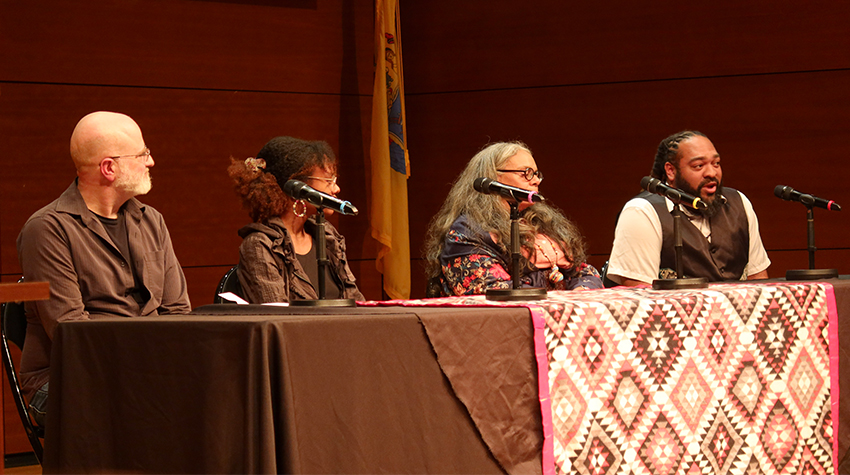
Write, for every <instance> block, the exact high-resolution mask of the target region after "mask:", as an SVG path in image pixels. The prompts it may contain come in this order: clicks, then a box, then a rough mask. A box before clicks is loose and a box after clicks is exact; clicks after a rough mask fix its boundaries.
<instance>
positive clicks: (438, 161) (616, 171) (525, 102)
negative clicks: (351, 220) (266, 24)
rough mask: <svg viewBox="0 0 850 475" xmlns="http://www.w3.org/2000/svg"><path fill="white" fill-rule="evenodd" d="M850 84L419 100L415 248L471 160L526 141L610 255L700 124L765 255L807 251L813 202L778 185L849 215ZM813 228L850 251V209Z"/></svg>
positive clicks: (557, 193) (826, 81)
mask: <svg viewBox="0 0 850 475" xmlns="http://www.w3.org/2000/svg"><path fill="white" fill-rule="evenodd" d="M848 81H850V71H836V72H820V73H799V74H785V75H770V76H743V77H721V78H705V79H699V80H679V81H656V82H634V83H623V84H609V85H589V86H575V87H555V88H535V89H518V90H497V91H483V92H475V93H471V92H470V93H458V94H426V95H414V96H409V97H408V114H409V117H408V122H409V123H408V130H409V135H410V137H409V143H410V147H411V156H412V157H413V164H412V166H411V168H412V170H413V174H414V177H415V179H411V182H410V207H411V210H416V211H415V214H416V215H418V216H419V217H418V218H417V219H411V237H412V248H414V249H421V244H422V238H423V236H424V234H425V231H426V229H427V223H428V220H429V219H430V217H431V216H433V214H434V213H436V211H437V210H438V208H439V206H440V205H441V203H442V201H443V199H444V198H445V196H446V194H447V192H448V189H449V187H450V183H451V182H452V181H453V180H454V178H455V177H456V176H457V175H458V173H459V172H460V171H461V169H462V168H463V167H464V166H465V164H466V162H467V161H468V159H469V158H471V157H472V156H473V155H474V154H475V153H476V152H477V151H478V150H479V149H480V148H481V147H482V146H483V145H485V144H486V143H488V142H490V141H502V140H515V139H519V140H523V141H525V142H526V143H528V145H529V146H530V147H531V149H532V151H533V152H534V155H535V158H536V160H537V163H538V166H539V167H540V169H541V170H543V171H544V173H545V175H546V180H545V181H544V182H543V184H542V185H541V192H542V193H543V194H544V195H545V196H546V197H547V198H550V199H551V200H552V201H553V202H554V203H555V204H556V205H558V206H559V207H561V208H563V209H564V211H565V212H566V214H567V215H568V216H570V217H571V218H572V219H573V220H574V221H576V222H577V224H578V225H579V226H580V228H581V229H582V231H583V232H584V234H585V235H586V236H587V239H588V242H589V244H590V252H591V253H594V254H602V255H607V254H608V253H609V252H610V248H611V243H612V241H613V236H614V222H615V217H616V215H617V213H618V212H619V210H620V209H621V207H622V205H623V204H624V203H625V202H626V201H627V200H628V199H629V198H630V197H631V196H633V195H634V194H636V193H637V192H638V191H639V181H640V178H641V177H642V176H644V175H647V174H648V172H649V170H650V168H651V165H652V161H653V157H654V155H655V149H656V147H657V145H658V142H659V141H660V140H661V139H662V138H664V137H666V136H667V135H669V134H671V133H674V132H677V131H679V130H682V129H686V128H694V129H698V130H701V131H703V132H705V133H706V134H707V135H708V136H709V137H710V138H711V139H712V140H713V141H714V143H715V145H716V146H717V148H718V151H719V152H720V153H721V156H722V157H723V162H722V163H723V168H724V179H725V182H726V185H727V186H731V187H734V188H738V189H740V190H742V191H743V192H744V193H745V194H747V195H748V196H749V198H750V199H751V201H752V202H753V205H754V207H755V209H756V212H757V213H758V216H759V219H760V225H761V228H762V235H763V237H764V242H765V246H766V247H767V248H768V249H769V250H770V249H792V248H797V249H802V248H804V247H805V245H806V240H805V229H806V228H805V226H806V224H805V207H803V206H802V205H799V204H795V203H790V202H784V201H781V200H779V199H777V198H775V197H774V196H773V188H774V186H775V185H777V184H787V185H790V186H793V187H795V188H797V189H800V190H804V191H806V192H810V193H815V194H818V195H821V196H825V197H829V198H830V199H834V200H835V201H837V202H839V203H842V204H845V206H850V204H847V203H850V191H848V189H847V188H846V187H845V186H844V185H843V182H842V179H841V177H843V176H845V175H847V174H848V173H850V162H848V161H847V160H845V159H843V157H845V156H847V155H850V145H848V144H850V92H848V90H847V88H846V87H844V85H846V84H847V83H848ZM418 163H419V164H423V165H417V164H418ZM426 163H427V165H424V164H426ZM411 214H412V215H413V214H414V211H412V212H411ZM816 230H817V244H818V246H819V247H822V248H845V249H846V248H850V241H848V237H847V230H848V226H847V221H846V219H845V216H844V215H843V214H842V213H834V212H833V213H830V212H827V211H823V210H817V211H816ZM603 262H604V261H603ZM772 270H773V269H772ZM776 271H779V272H780V273H784V270H782V269H775V271H774V273H776ZM845 272H850V268H848V269H846V271H845Z"/></svg>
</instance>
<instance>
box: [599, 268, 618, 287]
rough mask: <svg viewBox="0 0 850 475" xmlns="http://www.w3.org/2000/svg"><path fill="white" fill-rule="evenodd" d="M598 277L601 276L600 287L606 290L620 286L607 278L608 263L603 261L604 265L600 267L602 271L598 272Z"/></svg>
mask: <svg viewBox="0 0 850 475" xmlns="http://www.w3.org/2000/svg"><path fill="white" fill-rule="evenodd" d="M599 275H600V276H602V286H603V287H605V288H606V289H610V288H611V287H616V286H618V285H620V284H618V283H616V282H614V281H613V280H611V279H609V278H608V261H605V265H603V266H602V270H601V271H600V272H599Z"/></svg>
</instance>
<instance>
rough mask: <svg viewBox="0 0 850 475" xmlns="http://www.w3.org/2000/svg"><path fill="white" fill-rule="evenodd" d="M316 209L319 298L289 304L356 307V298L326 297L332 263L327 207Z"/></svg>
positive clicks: (314, 239)
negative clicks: (327, 232)
mask: <svg viewBox="0 0 850 475" xmlns="http://www.w3.org/2000/svg"><path fill="white" fill-rule="evenodd" d="M316 211H317V212H316V235H315V236H313V244H314V245H315V246H316V263H317V264H318V270H319V272H318V274H319V277H318V279H319V282H318V283H317V284H316V285H317V286H318V288H317V289H316V290H317V291H318V293H319V298H318V299H317V300H292V301H290V302H289V305H291V306H295V307H356V306H357V302H356V301H355V300H354V299H326V298H325V290H326V289H325V273H326V272H327V267H328V264H329V263H330V261H329V260H328V249H327V244H326V241H325V208H324V207H323V206H321V207H319V208H318V209H317V210H316Z"/></svg>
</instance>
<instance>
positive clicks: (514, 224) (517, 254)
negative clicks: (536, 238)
mask: <svg viewBox="0 0 850 475" xmlns="http://www.w3.org/2000/svg"><path fill="white" fill-rule="evenodd" d="M508 204H509V205H510V207H511V287H512V288H510V289H488V290H487V292H486V296H487V300H499V301H505V300H540V299H543V298H546V294H547V292H546V289H543V288H539V287H534V288H525V289H522V288H520V287H521V285H522V283H521V282H520V279H521V277H522V274H521V273H520V258H521V257H522V253H521V251H520V245H519V203H517V202H516V201H510V202H509V203H508Z"/></svg>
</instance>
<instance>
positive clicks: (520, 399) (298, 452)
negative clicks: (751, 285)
mask: <svg viewBox="0 0 850 475" xmlns="http://www.w3.org/2000/svg"><path fill="white" fill-rule="evenodd" d="M832 284H833V285H834V287H835V297H836V301H837V303H838V313H839V315H842V316H846V315H850V283H847V282H845V281H840V280H835V281H832ZM595 292H596V293H595V294H593V295H598V298H599V299H600V300H603V301H604V300H605V299H606V298H610V297H611V296H613V295H614V294H613V293H610V292H609V291H595ZM588 295H590V294H588ZM196 312H197V314H195V315H190V316H185V317H158V318H150V319H146V318H138V319H103V320H96V321H88V322H68V323H63V324H61V325H59V327H58V328H57V330H56V332H55V334H54V344H53V355H52V361H53V364H52V367H51V396H50V401H49V412H48V421H47V426H48V430H47V434H46V440H45V461H44V473H73V472H92V471H99V472H115V471H122V472H123V471H129V472H133V471H139V472H148V473H151V472H162V473H165V472H171V473H280V472H284V473H376V472H384V473H425V472H440V473H503V472H507V473H541V472H542V471H543V470H542V469H541V464H542V454H543V452H544V434H543V429H542V427H543V420H542V417H543V416H541V411H540V408H541V402H540V400H539V399H538V392H537V389H538V384H539V381H538V378H537V363H536V361H535V354H534V343H533V340H534V328H533V324H532V319H531V318H529V310H528V309H527V308H522V307H463V308H458V307H454V306H447V307H402V306H389V307H358V308H356V309H308V308H303V307H300V308H269V307H261V306H240V307H239V308H237V307H235V306H228V305H222V306H207V307H202V308H200V309H197V310H196ZM848 327H850V325H839V329H838V330H839V331H838V337H839V339H840V340H841V344H840V345H839V349H840V352H841V358H842V360H843V361H848V359H849V358H850V353H848V351H850V350H848V349H850V346H848V345H850V328H848ZM833 330H834V329H833ZM844 373H847V372H844ZM840 382H841V387H842V389H845V391H843V392H842V395H845V396H846V395H847V394H848V391H850V377H848V376H847V375H846V374H842V375H841V380H840ZM842 399H845V398H844V397H843V398H842ZM848 406H850V405H848V404H842V405H840V416H839V420H840V422H842V424H841V425H840V426H839V427H840V429H839V430H840V433H839V435H838V452H837V454H836V458H835V463H836V464H837V463H838V462H839V461H841V460H842V459H843V458H845V454H846V453H847V448H848V446H850V431H848V429H850V426H848V423H847V421H848V420H850V408H848ZM54 428H58V429H54Z"/></svg>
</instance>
